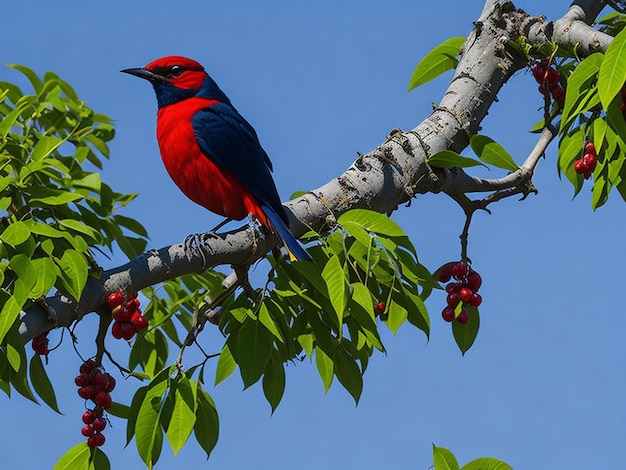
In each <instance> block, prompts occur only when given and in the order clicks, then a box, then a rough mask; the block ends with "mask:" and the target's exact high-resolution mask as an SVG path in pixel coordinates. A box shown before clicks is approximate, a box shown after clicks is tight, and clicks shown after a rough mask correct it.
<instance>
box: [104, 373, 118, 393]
mask: <svg viewBox="0 0 626 470" xmlns="http://www.w3.org/2000/svg"><path fill="white" fill-rule="evenodd" d="M105 375H106V377H107V379H108V382H107V384H106V386H105V387H104V390H106V391H107V392H112V391H113V389H114V388H115V385H116V381H115V377H113V376H112V375H111V374H105Z"/></svg>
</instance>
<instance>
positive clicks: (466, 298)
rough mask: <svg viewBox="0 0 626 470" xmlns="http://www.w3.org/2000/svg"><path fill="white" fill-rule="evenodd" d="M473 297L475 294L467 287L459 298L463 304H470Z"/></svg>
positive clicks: (460, 292)
mask: <svg viewBox="0 0 626 470" xmlns="http://www.w3.org/2000/svg"><path fill="white" fill-rule="evenodd" d="M473 295H474V293H473V292H472V291H471V290H470V289H468V288H467V287H464V288H463V289H461V290H460V291H459V297H461V300H462V301H463V302H468V301H469V299H471V298H472V296H473Z"/></svg>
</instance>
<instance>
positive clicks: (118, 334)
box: [111, 321, 122, 339]
mask: <svg viewBox="0 0 626 470" xmlns="http://www.w3.org/2000/svg"><path fill="white" fill-rule="evenodd" d="M111 335H112V336H113V337H114V338H115V339H121V338H122V324H121V323H120V322H118V321H116V322H113V326H112V327H111Z"/></svg>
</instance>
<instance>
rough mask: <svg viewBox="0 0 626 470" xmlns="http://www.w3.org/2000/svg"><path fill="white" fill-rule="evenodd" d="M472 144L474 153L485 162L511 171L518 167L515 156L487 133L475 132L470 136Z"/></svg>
mask: <svg viewBox="0 0 626 470" xmlns="http://www.w3.org/2000/svg"><path fill="white" fill-rule="evenodd" d="M470 146H471V147H472V150H473V151H474V153H475V154H476V155H478V157H479V158H480V159H481V160H482V161H483V162H485V163H488V164H490V165H493V166H495V167H498V168H502V169H504V170H509V171H516V170H517V169H518V166H517V164H516V163H515V161H514V160H513V157H511V155H510V154H509V153H508V152H507V151H506V150H505V149H504V147H502V145H500V144H499V143H497V142H495V141H494V140H493V139H491V138H489V137H487V136H486V135H479V134H474V135H473V136H472V137H471V138H470Z"/></svg>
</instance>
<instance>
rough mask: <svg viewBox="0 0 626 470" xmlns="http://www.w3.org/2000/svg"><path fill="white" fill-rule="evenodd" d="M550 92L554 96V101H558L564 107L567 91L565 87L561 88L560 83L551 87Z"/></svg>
mask: <svg viewBox="0 0 626 470" xmlns="http://www.w3.org/2000/svg"><path fill="white" fill-rule="evenodd" d="M550 94H551V95H552V98H554V101H556V102H557V103H558V105H559V106H560V107H561V108H562V107H563V105H564V104H565V91H563V88H561V87H560V86H559V85H555V86H553V87H550Z"/></svg>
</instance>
